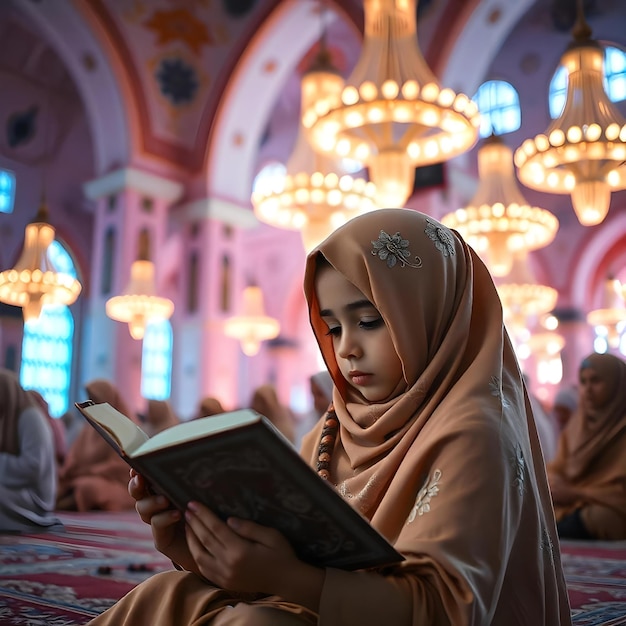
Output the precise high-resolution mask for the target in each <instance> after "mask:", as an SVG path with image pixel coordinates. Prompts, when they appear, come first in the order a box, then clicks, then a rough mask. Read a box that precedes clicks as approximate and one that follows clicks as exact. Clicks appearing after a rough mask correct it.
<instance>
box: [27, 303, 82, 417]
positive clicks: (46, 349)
mask: <svg viewBox="0 0 626 626" xmlns="http://www.w3.org/2000/svg"><path fill="white" fill-rule="evenodd" d="M73 334H74V319H73V317H72V314H71V312H70V310H69V308H68V307H66V306H51V305H47V306H44V307H43V310H42V311H41V315H40V316H39V319H38V320H34V321H31V322H27V323H26V324H25V325H24V340H23V343H22V367H21V371H20V382H21V384H22V386H23V387H24V388H25V389H36V390H37V391H39V393H41V395H42V396H43V397H44V398H45V399H46V401H47V402H48V406H49V410H50V415H52V416H53V417H60V416H61V415H63V414H64V413H65V412H66V411H67V410H68V407H69V391H70V370H71V365H72V337H73Z"/></svg>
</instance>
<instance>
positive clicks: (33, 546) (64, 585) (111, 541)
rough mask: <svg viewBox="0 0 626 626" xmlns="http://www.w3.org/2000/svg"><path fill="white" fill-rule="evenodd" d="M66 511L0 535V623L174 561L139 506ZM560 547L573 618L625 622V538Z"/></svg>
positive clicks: (73, 606) (38, 625) (74, 601)
mask: <svg viewBox="0 0 626 626" xmlns="http://www.w3.org/2000/svg"><path fill="white" fill-rule="evenodd" d="M62 519H63V522H64V525H65V531H64V532H60V533H46V534H41V535H22V536H18V535H0V626H78V625H81V624H86V623H87V622H88V621H89V620H90V619H91V618H92V617H93V616H95V615H97V614H99V613H101V612H102V611H103V610H104V609H106V608H108V607H109V606H111V605H112V604H113V603H114V602H115V601H116V600H117V599H118V598H120V597H121V596H123V595H124V594H125V593H126V592H127V591H129V590H130V589H132V588H133V587H134V586H135V585H137V584H138V583H139V582H141V581H142V580H144V579H146V578H147V577H148V576H151V575H152V574H153V573H156V572H158V571H163V570H166V569H171V564H170V563H169V561H168V560H167V559H165V558H164V557H163V556H162V555H160V554H159V553H158V552H156V550H155V549H154V547H153V545H152V538H151V535H150V529H149V528H148V527H147V526H146V525H145V524H143V523H142V522H141V521H140V520H139V518H138V517H137V515H136V513H135V512H134V511H129V512H126V513H109V514H107V513H89V514H85V513H83V514H76V513H74V514H63V515H62ZM562 552H563V563H564V566H565V574H566V578H567V582H568V588H569V595H570V601H571V604H572V615H573V619H574V624H575V625H576V626H617V625H618V624H625V625H626V542H617V543H604V542H603V543H596V544H591V543H585V542H573V541H569V542H564V543H563V545H562ZM529 626H533V625H529Z"/></svg>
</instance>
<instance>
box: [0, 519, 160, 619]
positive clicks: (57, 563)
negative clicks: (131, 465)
mask: <svg viewBox="0 0 626 626" xmlns="http://www.w3.org/2000/svg"><path fill="white" fill-rule="evenodd" d="M61 518H62V520H63V523H64V525H65V532H60V533H45V534H41V535H28V536H26V535H24V536H18V535H0V626H9V625H10V626H18V625H19V626H44V625H45V626H75V625H78V624H86V623H87V622H88V621H89V620H90V619H91V618H92V617H94V616H95V615H98V614H99V613H101V612H102V611H104V609H106V608H108V607H109V606H111V605H112V604H113V603H114V602H115V601H116V600H117V599H119V598H120V597H121V596H123V595H124V594H125V593H126V592H127V591H129V590H130V589H132V588H133V587H134V586H135V585H137V584H138V583H139V582H141V581H142V580H144V579H145V578H147V577H148V576H150V575H151V574H153V573H155V572H157V571H162V570H164V569H171V567H172V565H171V563H170V562H169V561H168V560H167V559H165V557H163V556H162V555H161V554H159V553H158V552H157V551H156V550H155V549H154V546H153V544H152V536H151V535H150V528H149V527H148V526H146V525H145V524H143V523H142V522H141V521H140V520H139V518H138V516H137V514H136V513H135V511H129V512H124V513H114V514H113V513H110V514H106V513H88V514H86V513H82V514H77V513H74V514H62V515H61ZM146 570H147V571H146Z"/></svg>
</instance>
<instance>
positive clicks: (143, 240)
mask: <svg viewBox="0 0 626 626" xmlns="http://www.w3.org/2000/svg"><path fill="white" fill-rule="evenodd" d="M148 257H149V254H148V238H147V233H146V232H142V233H141V235H140V238H139V254H138V256H137V260H136V261H134V262H133V264H132V265H131V267H130V281H129V282H128V284H127V285H126V288H125V289H124V290H123V291H122V293H121V294H120V295H119V296H114V297H112V298H109V299H108V300H107V302H106V314H107V315H108V316H109V317H110V318H111V319H112V320H115V321H117V322H125V323H127V324H128V330H129V332H130V336H131V337H132V338H133V339H137V340H140V339H143V336H144V334H145V331H146V326H147V325H148V323H149V322H150V321H152V320H159V319H161V320H167V319H169V318H170V317H172V313H173V312H174V303H173V302H172V301H171V300H170V299H169V298H161V297H159V296H157V295H156V284H155V279H154V263H152V261H150V260H149V259H148Z"/></svg>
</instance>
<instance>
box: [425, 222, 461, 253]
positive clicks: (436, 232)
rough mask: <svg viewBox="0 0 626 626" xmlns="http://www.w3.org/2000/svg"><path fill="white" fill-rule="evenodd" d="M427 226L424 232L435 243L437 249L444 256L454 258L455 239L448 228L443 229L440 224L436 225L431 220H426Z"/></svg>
mask: <svg viewBox="0 0 626 626" xmlns="http://www.w3.org/2000/svg"><path fill="white" fill-rule="evenodd" d="M426 224H427V226H426V230H425V231H424V232H425V233H426V234H427V235H428V237H429V238H430V239H431V240H432V241H434V242H435V248H437V250H439V252H441V253H442V254H443V256H452V255H453V254H454V237H453V236H452V233H451V232H450V231H449V230H448V229H447V228H443V227H442V226H441V225H440V224H435V223H434V222H431V221H430V220H426Z"/></svg>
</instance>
